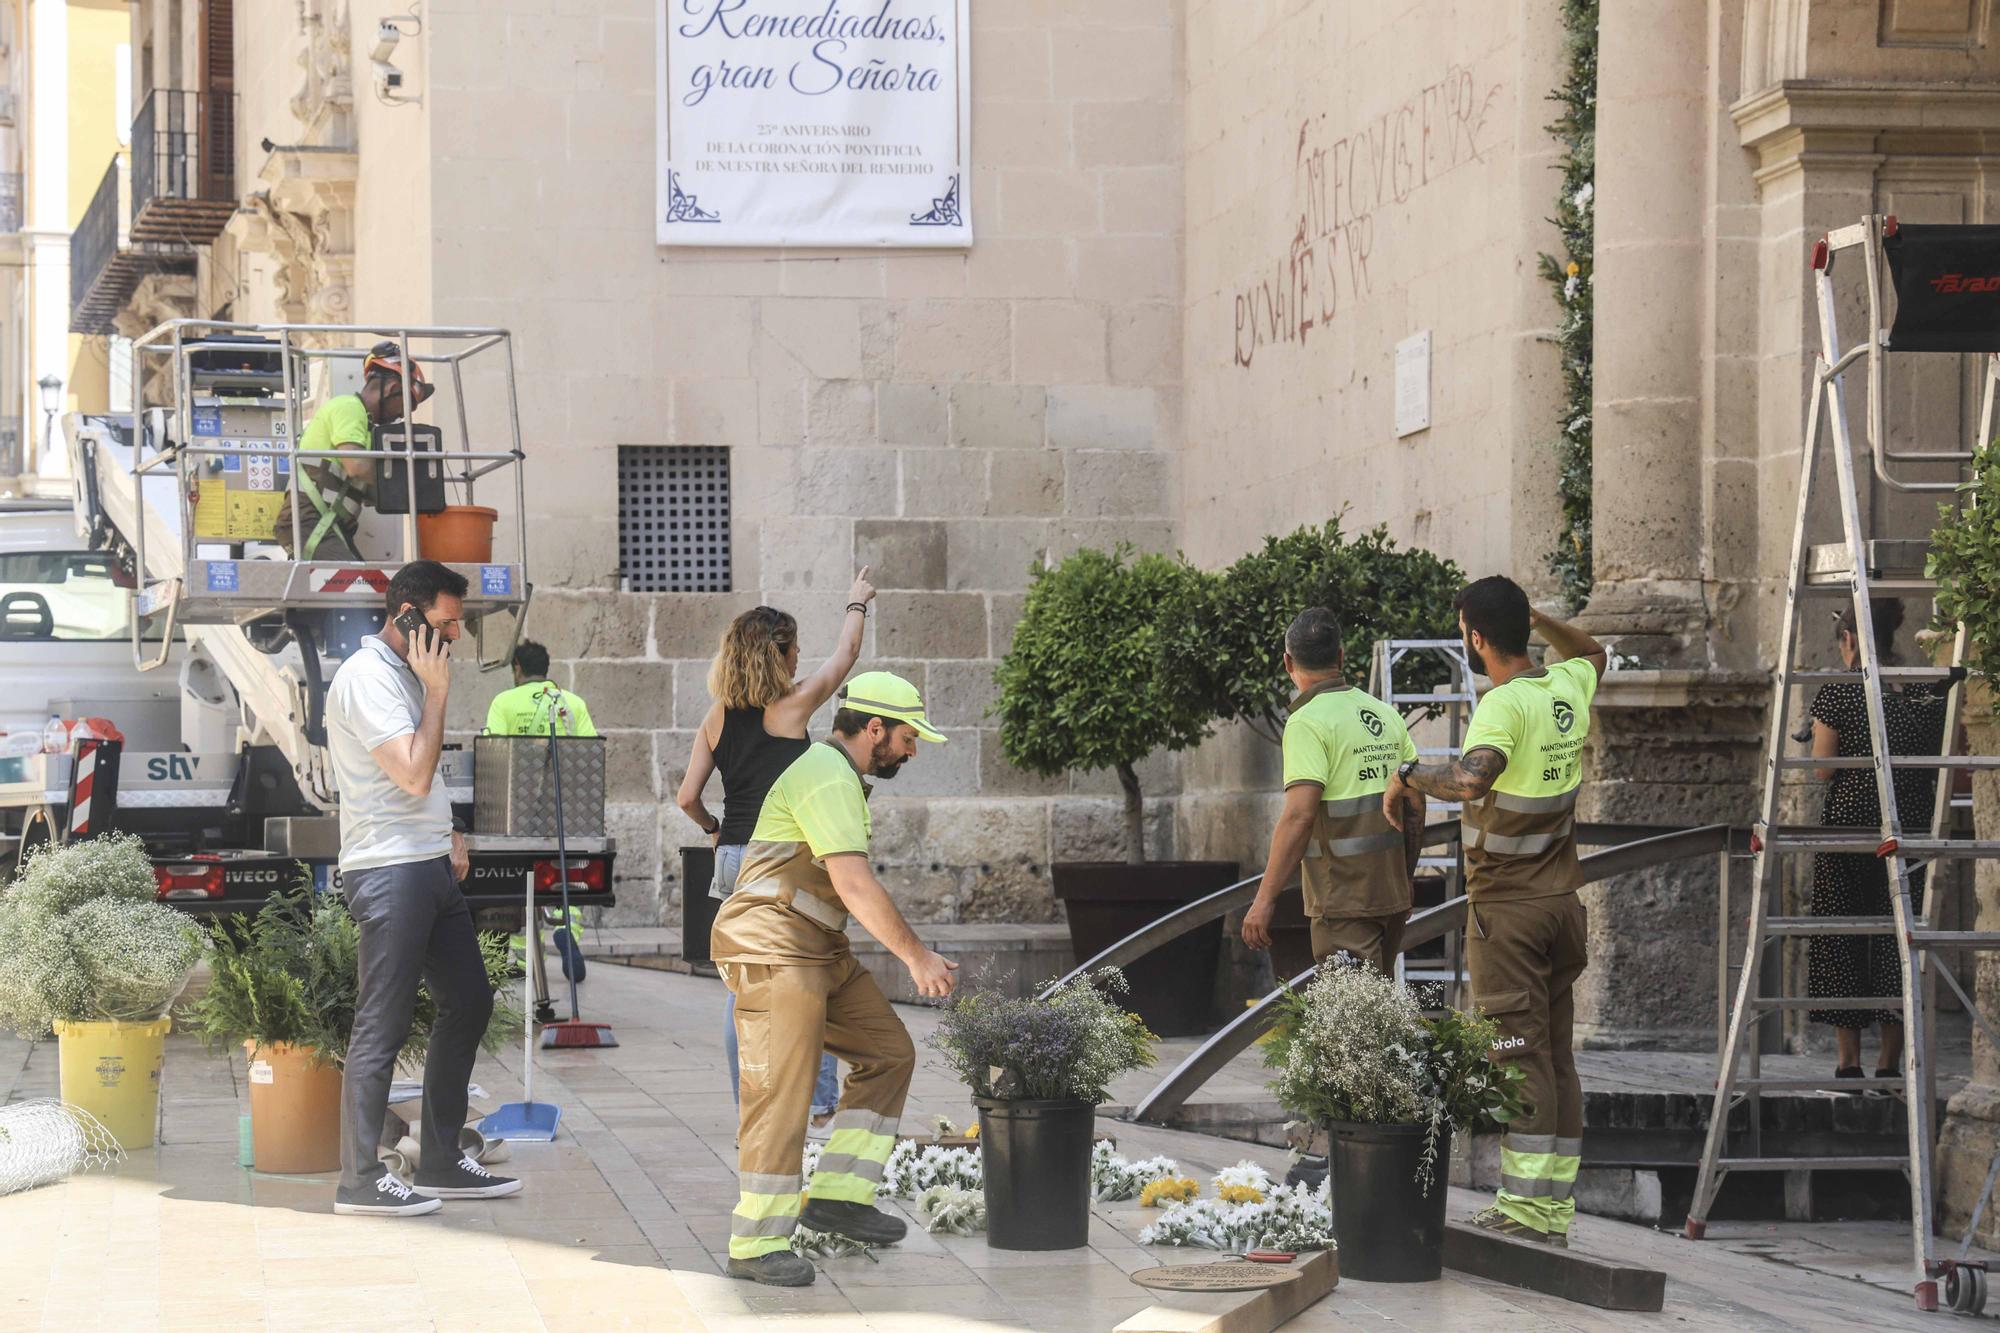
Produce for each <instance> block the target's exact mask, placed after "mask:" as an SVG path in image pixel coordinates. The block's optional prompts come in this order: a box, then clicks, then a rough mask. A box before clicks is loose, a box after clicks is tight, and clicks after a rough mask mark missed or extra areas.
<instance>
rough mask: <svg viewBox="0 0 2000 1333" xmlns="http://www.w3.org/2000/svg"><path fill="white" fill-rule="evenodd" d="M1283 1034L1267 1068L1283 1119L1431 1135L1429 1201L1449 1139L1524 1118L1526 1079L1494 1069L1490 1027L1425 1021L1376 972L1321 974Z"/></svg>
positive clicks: (1283, 1022) (1466, 1020)
mask: <svg viewBox="0 0 2000 1333" xmlns="http://www.w3.org/2000/svg"><path fill="white" fill-rule="evenodd" d="M1276 1033H1277V1035H1276V1038H1275V1039H1274V1040H1273V1041H1272V1042H1271V1043H1270V1045H1269V1046H1268V1047H1267V1048H1266V1050H1265V1057H1264V1058H1265V1062H1266V1063H1267V1064H1269V1065H1270V1066H1272V1067H1273V1068H1275V1069H1276V1070H1277V1071H1278V1076H1277V1078H1276V1079H1275V1080H1273V1082H1272V1084H1271V1088H1272V1091H1274V1092H1275V1093H1277V1095H1278V1100H1279V1101H1280V1102H1282V1103H1283V1104H1284V1106H1285V1109H1287V1110H1288V1111H1291V1112H1292V1113H1293V1114H1295V1115H1298V1116H1300V1117H1302V1118H1304V1119H1307V1120H1310V1121H1313V1122H1314V1123H1323V1122H1326V1121H1347V1122H1351V1123H1357V1124H1375V1125H1397V1124H1422V1125H1424V1126H1425V1127H1426V1133H1425V1141H1424V1154H1423V1160H1422V1166H1421V1172H1422V1174H1421V1176H1420V1177H1419V1178H1420V1179H1421V1180H1422V1181H1423V1184H1424V1190H1425V1193H1427V1194H1428V1193H1429V1191H1430V1187H1431V1184H1432V1178H1433V1175H1434V1169H1435V1166H1436V1162H1437V1156H1438V1151H1439V1146H1440V1144H1441V1143H1443V1142H1444V1141H1445V1136H1446V1135H1448V1134H1450V1133H1451V1132H1452V1131H1454V1130H1457V1129H1461V1128H1476V1127H1479V1126H1482V1125H1486V1124H1505V1123H1506V1122H1507V1121H1509V1120H1512V1119H1513V1118H1514V1117H1515V1116H1518V1115H1520V1114H1521V1113H1522V1112H1523V1111H1524V1110H1525V1105H1524V1103H1523V1101H1522V1097H1521V1085H1522V1083H1523V1081H1524V1079H1525V1075H1523V1074H1522V1073H1521V1071H1520V1070H1518V1069H1516V1068H1515V1067H1514V1066H1512V1065H1498V1064H1495V1063H1493V1061H1492V1059H1491V1052H1492V1049H1493V1044H1494V1042H1495V1041H1497V1040H1498V1038H1499V1029H1498V1027H1496V1026H1495V1025H1494V1023H1493V1022H1492V1021H1491V1020H1489V1019H1487V1018H1486V1017H1484V1016H1483V1015H1481V1014H1478V1013H1476V1012H1475V1013H1463V1012H1460V1011H1457V1010H1445V1011H1444V1012H1443V1013H1442V1014H1441V1015H1440V1016H1438V1017H1436V1018H1426V1017H1425V1016H1424V1014H1423V1011H1422V1010H1421V1009H1419V1008H1418V1006H1417V1001H1416V999H1415V998H1414V997H1413V996H1412V995H1411V994H1410V993H1409V991H1408V990H1406V989H1405V988H1404V987H1403V986H1401V985H1399V984H1398V983H1397V982H1396V981H1395V980H1394V979H1393V978H1390V977H1384V976H1381V975H1380V974H1378V973H1376V972H1375V971H1373V970H1372V969H1369V968H1361V967H1326V968H1322V969H1321V970H1320V972H1319V974H1318V975H1317V976H1315V977H1314V978H1313V981H1312V984H1311V985H1309V986H1307V987H1306V989H1305V990H1304V991H1302V992H1295V993H1292V994H1289V995H1287V996H1286V998H1285V1000H1284V1001H1283V1002H1282V1005H1281V1008H1280V1014H1279V1019H1278V1023H1277V1027H1276Z"/></svg>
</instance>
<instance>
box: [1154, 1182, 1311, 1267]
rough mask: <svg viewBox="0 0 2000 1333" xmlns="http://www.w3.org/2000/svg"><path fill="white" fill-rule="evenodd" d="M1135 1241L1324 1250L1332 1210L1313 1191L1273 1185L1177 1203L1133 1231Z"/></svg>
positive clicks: (1222, 1247) (1234, 1248)
mask: <svg viewBox="0 0 2000 1333" xmlns="http://www.w3.org/2000/svg"><path fill="white" fill-rule="evenodd" d="M1249 1165H1250V1163H1247V1162H1246V1163H1242V1164H1240V1166H1249ZM1232 1169H1237V1168H1232ZM1225 1174H1227V1173H1225ZM1218 1179H1220V1177H1218ZM1267 1179H1268V1177H1267ZM1189 1183H1190V1184H1192V1183H1193V1182H1192V1181H1190V1182H1189ZM1230 1188H1233V1189H1241V1188H1247V1187H1246V1186H1241V1185H1234V1186H1231V1187H1230ZM1139 1243H1140V1244H1141V1245H1192V1246H1198V1247H1200V1248H1202V1249H1209V1250H1225V1251H1228V1252H1230V1253H1233V1254H1241V1253H1243V1252H1244V1251H1246V1250H1255V1249H1267V1250H1284V1251H1286V1252H1288V1253H1292V1254H1297V1253H1298V1252H1299V1251H1301V1250H1330V1249H1332V1248H1333V1213H1332V1210H1331V1209H1329V1208H1328V1207H1327V1205H1326V1202H1325V1201H1324V1200H1323V1199H1321V1198H1320V1196H1319V1195H1318V1194H1317V1193H1316V1192H1314V1191H1312V1190H1307V1189H1302V1188H1297V1187H1294V1186H1291V1185H1278V1186H1276V1187H1274V1188H1273V1189H1272V1190H1271V1191H1270V1193H1269V1195H1268V1196H1267V1197H1265V1198H1263V1199H1260V1200H1258V1201H1256V1202H1244V1203H1230V1202H1227V1201H1225V1200H1222V1199H1201V1200H1198V1201H1193V1202H1187V1203H1177V1204H1175V1205H1173V1206H1172V1207H1171V1208H1169V1209H1167V1210H1166V1212H1165V1213H1163V1214H1161V1216H1160V1220H1159V1221H1157V1222H1155V1223H1153V1225H1151V1226H1149V1227H1147V1228H1146V1229H1145V1230H1143V1231H1141V1232H1140V1233H1139Z"/></svg>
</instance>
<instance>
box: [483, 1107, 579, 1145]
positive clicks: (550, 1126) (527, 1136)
mask: <svg viewBox="0 0 2000 1333" xmlns="http://www.w3.org/2000/svg"><path fill="white" fill-rule="evenodd" d="M561 1123H562V1107H560V1106H557V1105H556V1104H555V1103H554V1102H505V1103H502V1105H501V1107H500V1109H499V1110H497V1111H495V1112H494V1113H493V1114H492V1115H489V1116H487V1117H486V1118H485V1119H484V1120H482V1121H480V1122H479V1132H480V1133H481V1134H484V1135H485V1136H486V1137H487V1138H489V1139H510V1140H512V1141H514V1142H516V1143H519V1142H522V1141H523V1140H526V1141H527V1142H530V1143H547V1142H548V1141H549V1140H550V1139H553V1138H554V1137H555V1136H556V1126H557V1125H559V1124H561Z"/></svg>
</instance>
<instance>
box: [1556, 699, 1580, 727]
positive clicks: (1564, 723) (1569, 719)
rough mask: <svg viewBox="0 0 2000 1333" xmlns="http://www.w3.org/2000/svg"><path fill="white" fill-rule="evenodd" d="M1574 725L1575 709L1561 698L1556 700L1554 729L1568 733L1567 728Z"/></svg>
mask: <svg viewBox="0 0 2000 1333" xmlns="http://www.w3.org/2000/svg"><path fill="white" fill-rule="evenodd" d="M1575 725H1576V710H1575V709H1574V708H1571V707H1570V706H1569V705H1568V704H1566V703H1564V702H1563V701H1562V700H1560V699H1558V700H1556V730H1557V731H1560V732H1561V733H1562V734H1563V735H1565V736H1567V735H1569V729H1570V728H1571V727H1573V726H1575Z"/></svg>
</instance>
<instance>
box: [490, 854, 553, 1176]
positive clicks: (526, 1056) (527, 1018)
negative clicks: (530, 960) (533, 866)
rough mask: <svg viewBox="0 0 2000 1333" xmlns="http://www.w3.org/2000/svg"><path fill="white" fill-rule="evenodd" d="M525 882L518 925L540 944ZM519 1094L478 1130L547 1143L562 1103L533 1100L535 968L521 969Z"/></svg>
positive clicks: (531, 882) (531, 891)
mask: <svg viewBox="0 0 2000 1333" xmlns="http://www.w3.org/2000/svg"><path fill="white" fill-rule="evenodd" d="M524 878H525V879H526V880H527V882H528V907H527V915H526V916H524V917H523V918H522V919H521V928H522V929H523V930H525V931H526V932H527V935H528V947H529V948H530V949H538V948H540V947H541V939H540V934H541V932H540V931H538V930H537V929H536V928H535V877H534V876H533V875H527V876H524ZM521 1096H522V1098H523V1099H524V1100H522V1101H518V1102H502V1103H501V1104H500V1108H499V1109H498V1110H496V1111H494V1112H493V1114H492V1115H489V1116H487V1117H486V1118H485V1119H484V1120H481V1121H480V1122H479V1132H480V1133H481V1134H483V1135H485V1136H486V1137H487V1138H489V1139H502V1140H513V1141H515V1142H520V1143H547V1142H548V1141H549V1140H551V1139H553V1138H555V1136H556V1126H557V1125H559V1124H561V1123H562V1107H560V1106H557V1105H556V1104H555V1103H554V1102H538V1101H536V1100H535V969H534V968H533V967H531V966H530V967H523V968H522V969H521Z"/></svg>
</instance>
